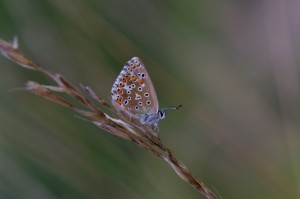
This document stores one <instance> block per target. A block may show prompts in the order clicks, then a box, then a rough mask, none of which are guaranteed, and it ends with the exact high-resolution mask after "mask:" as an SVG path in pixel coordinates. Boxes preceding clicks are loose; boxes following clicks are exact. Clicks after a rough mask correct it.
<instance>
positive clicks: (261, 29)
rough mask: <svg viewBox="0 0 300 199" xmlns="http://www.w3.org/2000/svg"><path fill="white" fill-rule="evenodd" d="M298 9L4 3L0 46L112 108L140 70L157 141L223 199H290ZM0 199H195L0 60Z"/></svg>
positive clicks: (298, 147) (298, 186)
mask: <svg viewBox="0 0 300 199" xmlns="http://www.w3.org/2000/svg"><path fill="white" fill-rule="evenodd" d="M299 8H300V2H299V1H297V0H285V1H284V0H263V1H245V0H244V1H243V0H227V1H216V0H198V1H197V0H186V1H180V0H164V1H159V0H154V1H150V0H148V1H140V0H114V1H110V0H106V1H105V0H100V1H99V0H86V1H84V0H72V1H71V0H44V1H38V0H30V1H29V0H22V1H17V0H0V37H1V38H2V39H5V40H12V38H13V36H15V35H16V36H18V38H19V43H20V48H21V50H22V51H23V52H24V53H25V54H27V55H28V56H30V57H32V58H33V59H34V60H35V61H36V62H38V63H39V64H41V65H42V66H44V67H46V68H47V69H48V70H50V71H55V72H59V73H61V74H63V75H64V76H65V77H66V78H67V79H69V80H70V81H71V82H73V83H74V84H75V85H79V84H80V83H83V84H86V85H89V86H91V87H92V88H93V89H94V90H95V91H97V93H98V94H99V95H100V96H102V97H103V98H104V99H106V100H107V101H110V89H111V86H112V84H113V82H114V80H115V78H116V77H117V75H118V74H119V72H120V71H121V69H122V67H123V65H124V64H125V63H126V61H127V60H129V59H130V58H131V57H133V56H138V57H140V58H141V59H142V60H143V62H144V64H145V65H146V67H147V70H148V72H149V73H150V76H151V78H152V81H153V83H154V85H155V87H156V91H157V95H158V98H159V102H160V105H161V106H168V105H176V104H183V105H184V106H183V108H182V109H180V110H178V111H170V112H169V114H168V118H167V119H166V120H164V121H162V122H160V136H161V139H163V140H164V142H165V143H166V144H167V145H168V146H169V147H170V148H172V149H173V151H174V152H175V154H177V156H178V157H179V159H181V160H182V161H183V162H185V163H186V164H187V166H188V167H189V168H190V169H191V171H192V172H193V173H194V174H195V175H196V176H197V177H199V178H200V179H201V180H203V181H204V182H205V183H206V184H207V185H208V186H209V187H210V188H211V189H212V190H213V191H214V192H216V193H217V194H218V195H219V196H220V198H224V199H225V198H228V199H229V198H230V199H241V198H243V199H253V198H264V199H282V198H289V199H294V198H300V105H299V104H300V86H299V74H300V73H299V61H300V60H299V52H300V36H299V35H300V20H299V19H300V12H299ZM0 67H1V71H0V198H4V199H8V198H9V199H23V198H24V199H34V198H39V199H40V198H42V199H54V198H63V199H77V198H78V199H79V198H80V199H81V198H83V199H84V198H95V199H96V198H97V199H99V198H123V199H127V198H128V199H134V198H136V199H137V198H144V199H153V198H166V199H171V198H172V199H180V198H202V196H200V194H199V193H198V192H197V191H196V190H194V189H193V188H192V187H191V186H190V185H188V184H186V183H185V182H183V181H182V180H181V179H179V178H178V176H177V175H176V174H175V173H174V172H173V171H172V170H171V168H170V167H169V166H168V165H167V164H165V163H164V162H163V161H161V160H159V159H157V158H156V157H154V156H153V155H152V154H149V153H148V152H146V151H143V150H141V149H139V148H138V147H137V146H136V145H134V144H132V143H130V142H126V141H124V140H122V139H119V138H117V137H114V136H112V135H110V134H108V133H106V132H105V131H103V130H101V129H98V128H97V127H95V126H93V125H91V124H89V123H88V122H86V121H83V120H80V119H78V118H77V117H74V115H75V113H74V112H73V111H71V110H68V109H67V108H64V107H60V106H58V105H56V104H54V103H51V102H48V101H46V100H44V99H42V98H39V97H37V96H35V95H32V94H30V93H28V92H24V91H20V90H18V91H16V90H15V89H16V88H20V87H23V86H24V84H25V82H26V81H27V80H35V81H39V82H41V83H45V84H52V82H51V81H50V80H49V79H47V78H46V77H44V76H42V75H40V74H38V73H36V72H34V71H30V70H26V69H24V68H21V67H19V66H17V65H16V64H14V63H12V62H10V61H8V60H6V59H4V58H3V57H0Z"/></svg>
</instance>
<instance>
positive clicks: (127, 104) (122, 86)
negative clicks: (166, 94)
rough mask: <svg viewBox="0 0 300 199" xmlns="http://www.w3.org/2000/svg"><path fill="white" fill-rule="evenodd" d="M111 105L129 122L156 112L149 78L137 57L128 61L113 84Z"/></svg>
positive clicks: (152, 88) (156, 103)
mask: <svg viewBox="0 0 300 199" xmlns="http://www.w3.org/2000/svg"><path fill="white" fill-rule="evenodd" d="M111 95H112V104H113V106H114V107H115V108H116V110H117V111H118V112H119V113H120V115H121V116H122V117H123V118H124V119H126V120H129V121H139V119H140V118H141V117H142V116H143V115H145V114H153V113H157V112H158V107H159V105H158V101H157V96H156V92H155V89H154V86H153V84H152V81H151V79H150V76H149V74H148V72H147V70H146V68H145V66H144V64H143V63H142V61H141V60H140V59H139V58H138V57H133V58H132V59H131V60H129V61H128V62H127V63H126V65H125V66H124V68H123V69H122V71H121V73H120V75H119V76H118V77H117V79H116V81H115V83H114V84H113V87H112V90H111Z"/></svg>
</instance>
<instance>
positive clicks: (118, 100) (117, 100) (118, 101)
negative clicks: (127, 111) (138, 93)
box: [116, 97, 122, 105]
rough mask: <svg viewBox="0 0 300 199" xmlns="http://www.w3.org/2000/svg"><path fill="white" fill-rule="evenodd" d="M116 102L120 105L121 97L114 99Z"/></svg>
mask: <svg viewBox="0 0 300 199" xmlns="http://www.w3.org/2000/svg"><path fill="white" fill-rule="evenodd" d="M116 102H117V103H118V104H119V105H121V102H122V98H121V97H120V98H118V99H116Z"/></svg>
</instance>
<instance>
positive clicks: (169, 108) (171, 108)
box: [161, 104, 182, 111]
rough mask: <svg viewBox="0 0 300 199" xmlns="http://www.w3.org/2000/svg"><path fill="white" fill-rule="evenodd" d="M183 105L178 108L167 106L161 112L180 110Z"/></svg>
mask: <svg viewBox="0 0 300 199" xmlns="http://www.w3.org/2000/svg"><path fill="white" fill-rule="evenodd" d="M180 107H182V105H181V104H180V105H177V106H167V107H164V108H162V109H161V111H166V110H178V109H179V108H180Z"/></svg>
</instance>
